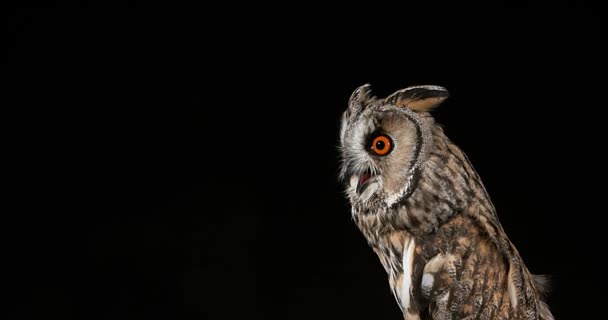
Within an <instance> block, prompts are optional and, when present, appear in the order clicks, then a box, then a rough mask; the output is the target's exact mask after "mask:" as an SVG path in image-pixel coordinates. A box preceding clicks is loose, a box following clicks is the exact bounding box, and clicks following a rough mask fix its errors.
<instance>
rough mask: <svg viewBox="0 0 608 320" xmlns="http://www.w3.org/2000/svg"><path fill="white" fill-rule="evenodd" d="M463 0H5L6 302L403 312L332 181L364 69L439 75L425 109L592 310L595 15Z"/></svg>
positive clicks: (600, 105)
mask: <svg viewBox="0 0 608 320" xmlns="http://www.w3.org/2000/svg"><path fill="white" fill-rule="evenodd" d="M245 9H246V8H245ZM455 9H463V10H464V11H465V12H469V15H467V16H462V15H457V14H454V15H452V19H451V20H448V21H446V20H445V18H444V17H443V16H436V15H434V13H432V11H428V10H430V9H428V10H427V11H420V12H419V13H418V14H414V13H416V12H415V11H413V12H411V13H408V14H403V15H402V16H401V19H402V20H394V19H396V18H399V17H390V16H388V15H387V16H386V17H387V18H386V21H383V20H382V19H378V20H379V22H378V23H376V22H375V21H373V22H372V20H371V19H368V18H366V17H367V15H369V16H376V17H378V16H377V15H376V13H375V12H366V10H367V9H365V8H361V9H359V11H358V12H357V14H355V15H353V16H348V15H347V14H346V13H344V14H343V15H341V14H337V13H336V14H335V16H337V17H342V18H344V17H345V16H346V17H347V19H345V20H346V22H345V23H342V22H340V21H337V20H336V21H332V20H333V17H334V15H333V14H330V13H324V14H320V16H322V17H320V18H319V17H317V16H312V15H307V13H304V17H303V18H294V19H295V21H291V23H290V24H289V22H290V20H292V17H291V16H290V15H285V16H284V17H283V18H282V19H277V21H276V22H275V21H274V20H273V21H271V22H268V21H266V22H268V25H264V24H263V22H265V21H264V20H265V19H264V18H262V17H257V16H255V15H253V14H251V15H249V18H248V19H245V20H241V19H240V17H235V16H233V15H232V13H233V11H231V10H226V11H225V12H223V15H221V16H220V22H213V21H211V18H214V17H216V12H215V11H213V10H203V9H198V10H196V11H194V12H192V11H189V10H183V11H181V12H177V13H175V12H165V11H159V12H154V13H150V12H147V11H144V10H141V9H132V10H131V9H130V10H127V9H124V10H114V11H109V10H101V9H98V8H81V9H80V10H73V8H66V7H58V8H52V9H49V8H47V9H41V8H39V9H32V8H28V9H24V8H22V9H11V10H8V11H5V17H4V24H3V32H4V34H5V37H4V39H5V40H3V41H4V42H5V44H7V45H6V46H5V49H4V53H3V61H2V70H1V73H2V79H3V84H2V92H3V94H2V96H3V98H2V100H3V103H2V105H3V108H2V116H1V121H2V129H3V131H4V134H3V137H4V139H3V148H2V149H3V157H2V158H3V159H4V160H8V161H7V162H6V163H5V165H4V168H5V174H4V175H3V176H4V179H3V180H4V181H5V182H6V186H7V187H6V191H5V192H4V195H5V196H6V198H7V199H8V201H7V202H5V204H8V206H7V207H6V209H3V210H2V211H3V214H2V217H3V223H2V229H3V231H2V235H3V238H4V239H3V250H2V251H3V254H2V256H3V258H2V261H3V263H2V265H3V266H4V267H8V268H7V269H5V271H4V272H3V273H4V278H5V281H3V284H2V287H3V289H4V290H5V291H6V292H7V293H8V294H9V296H10V297H9V299H8V300H7V301H6V304H7V306H8V307H7V308H3V309H4V310H5V311H8V314H9V316H8V317H6V318H5V319H33V318H43V317H44V318H57V317H58V318H61V319H177V318H184V319H201V318H202V319H242V318H255V319H257V318H260V319H330V318H333V319H399V318H400V317H401V316H400V315H399V310H398V307H397V305H396V303H395V302H394V299H393V297H392V296H391V294H390V292H389V290H388V281H387V279H386V275H385V273H384V270H383V269H382V267H381V265H380V263H379V261H378V260H377V257H376V256H375V255H374V253H373V252H372V250H371V249H370V248H369V247H368V246H367V244H366V242H365V240H364V239H363V237H362V236H361V235H360V233H359V231H358V230H357V229H356V227H355V226H354V224H353V223H352V222H351V220H350V211H349V208H348V205H347V203H346V200H345V198H344V197H343V194H342V188H341V186H339V185H338V183H337V166H338V155H337V149H336V147H337V134H338V127H339V118H340V115H341V112H342V111H343V110H344V109H345V107H346V101H347V99H348V97H349V95H350V93H351V92H352V90H354V89H355V88H356V87H357V86H359V85H362V84H364V83H371V84H372V87H373V90H374V92H375V93H376V94H377V95H379V96H385V95H388V94H390V93H392V92H393V91H395V90H398V89H400V88H403V87H406V86H410V85H416V84H437V85H443V86H445V87H447V88H448V89H449V90H450V92H451V94H452V97H451V98H450V100H448V101H447V102H446V103H445V104H444V105H442V106H441V107H440V108H439V109H437V110H436V111H435V112H434V115H435V116H436V118H437V120H438V122H440V123H442V124H443V125H444V127H445V130H446V132H447V134H448V136H450V137H451V138H452V140H454V141H455V142H456V143H457V144H458V145H459V146H460V147H461V148H462V149H463V150H464V151H465V152H466V153H467V155H468V156H469V158H470V159H471V161H472V162H473V165H474V166H475V167H476V169H477V171H478V172H479V173H480V175H481V177H482V179H483V181H484V183H485V184H486V187H487V189H488V191H489V193H490V195H491V196H492V199H493V200H494V202H495V205H496V207H497V210H498V214H499V217H500V220H501V222H502V224H503V227H504V228H505V230H506V232H507V234H508V235H509V237H510V239H511V240H512V241H513V242H514V243H515V245H516V246H517V247H518V248H519V251H520V253H521V255H522V256H523V258H524V260H525V261H526V263H527V265H528V267H529V268H530V270H531V271H532V272H533V273H542V274H548V275H551V276H552V278H553V284H554V286H553V287H554V288H553V293H552V295H551V297H550V300H549V303H550V305H551V308H552V310H553V311H554V314H555V315H556V317H557V318H558V319H577V318H581V317H582V316H581V315H587V316H590V315H593V314H596V312H597V310H598V309H600V308H601V306H600V305H598V304H599V303H600V301H602V299H604V298H606V291H605V290H604V291H602V290H600V289H601V287H602V283H603V282H604V280H603V278H604V277H605V276H603V273H604V272H605V271H604V268H603V267H602V264H600V263H599V259H600V258H601V257H602V255H603V251H602V250H599V249H596V248H601V247H602V246H601V245H602V244H603V243H605V241H604V234H603V232H602V230H603V227H602V224H603V222H602V219H603V215H604V214H605V209H602V208H605V206H602V205H600V204H601V202H602V201H603V198H602V197H603V192H601V191H602V190H601V189H602V188H603V187H602V186H603V184H604V180H603V179H602V177H601V175H603V169H604V165H605V163H604V161H603V155H601V153H603V151H604V150H603V149H604V145H605V144H604V141H603V139H602V138H601V133H600V132H602V131H603V127H602V125H601V124H602V123H603V121H602V120H601V119H602V118H603V116H601V115H600V113H601V112H603V109H604V106H605V102H604V98H603V96H604V95H605V86H603V85H602V83H603V82H604V79H605V68H604V64H603V61H602V60H603V57H605V53H604V52H602V49H601V48H600V47H601V43H602V41H603V39H605V38H604V37H603V36H604V34H602V33H601V31H600V30H601V28H600V24H601V21H600V20H599V17H600V16H599V13H598V11H596V10H593V9H592V8H586V7H584V6H578V7H575V6H572V5H559V6H558V5H553V6H552V7H541V8H536V9H537V10H536V11H533V12H532V11H530V10H529V9H530V8H523V9H518V10H507V9H506V8H486V9H488V11H485V12H484V11H481V13H475V14H474V13H471V11H470V10H471V8H455ZM477 9H479V8H476V9H475V10H477ZM481 9H482V10H483V9H484V8H481ZM548 9H551V10H548ZM297 11H299V10H296V9H294V10H288V12H289V13H290V14H294V13H295V12H297ZM311 11H313V12H314V10H311ZM318 12H325V11H323V10H320V11H318ZM385 13H387V12H385ZM396 15H397V16H399V12H397V14H396ZM225 16H226V17H227V16H230V17H231V18H232V19H231V20H222V19H223V18H224V17H225ZM251 16H254V17H253V18H252V17H251ZM412 17H418V20H416V21H412V19H411V18H412ZM319 19H321V21H322V22H323V23H324V24H323V25H321V26H320V25H319ZM391 20H392V23H391ZM330 21H331V23H330ZM387 21H388V22H387ZM237 22H243V24H242V25H239V24H237ZM258 23H259V24H258ZM300 23H301V24H300ZM286 24H289V25H288V26H287V25H286ZM330 24H332V25H333V26H335V27H336V28H334V29H330V28H328V26H329V25H330ZM315 26H316V27H319V28H318V29H314V28H313V27H315ZM231 27H234V28H236V29H231ZM374 27H378V29H379V31H378V32H375V30H376V29H374ZM235 30H236V31H235ZM282 32H285V33H282Z"/></svg>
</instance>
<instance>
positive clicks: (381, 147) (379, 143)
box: [376, 140, 384, 150]
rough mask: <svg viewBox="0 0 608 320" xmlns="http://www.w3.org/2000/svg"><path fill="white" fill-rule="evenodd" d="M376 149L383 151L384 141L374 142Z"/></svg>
mask: <svg viewBox="0 0 608 320" xmlns="http://www.w3.org/2000/svg"><path fill="white" fill-rule="evenodd" d="M376 149H378V150H384V141H382V140H380V141H376Z"/></svg>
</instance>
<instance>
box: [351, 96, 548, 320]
mask: <svg viewBox="0 0 608 320" xmlns="http://www.w3.org/2000/svg"><path fill="white" fill-rule="evenodd" d="M447 95H448V94H447V91H446V90H445V89H444V88H442V87H437V86H418V87H410V88H406V89H403V90H400V91H397V92H396V93H394V94H393V95H390V96H389V97H387V98H385V99H378V98H375V97H372V96H371V95H370V91H369V86H367V85H366V86H363V87H360V88H358V89H357V90H356V91H355V92H354V93H353V95H352V96H351V99H350V101H349V108H348V109H347V111H346V112H345V113H344V115H343V120H342V128H341V133H340V142H341V155H342V167H341V177H342V179H343V180H344V181H345V183H346V194H347V196H348V198H349V201H350V203H351V205H352V216H353V220H354V222H355V223H356V225H357V226H358V228H359V229H360V230H361V232H362V233H363V235H364V236H365V238H366V239H367V241H368V243H369V245H370V246H371V247H372V249H373V250H374V251H375V252H376V254H377V255H378V257H379V258H380V262H381V263H382V265H383V266H384V268H385V270H386V272H387V274H388V278H389V284H390V287H391V290H392V292H393V294H394V296H395V299H396V300H397V303H398V305H399V307H400V308H401V310H402V312H403V314H404V317H405V319H469V318H470V319H477V318H479V319H553V317H552V315H551V313H550V311H549V309H548V307H547V305H546V304H545V303H544V302H543V301H542V299H541V298H542V293H543V288H542V284H541V283H540V281H537V280H536V278H535V277H534V276H533V275H532V274H531V273H530V272H529V271H528V269H527V268H526V266H525V264H524V263H523V261H522V259H521V257H520V255H519V253H518V252H517V250H516V248H515V247H514V246H513V244H512V243H511V242H510V241H509V239H508V237H507V235H506V234H505V232H504V230H503V229H502V227H501V225H500V222H499V220H498V218H497V215H496V212H495V209H494V206H493V205H492V202H491V200H490V198H489V196H488V194H487V192H486V190H485V188H484V186H483V184H482V182H481V179H480V178H479V176H478V174H477V173H476V172H475V170H474V169H473V167H472V165H471V163H470V162H469V160H468V159H467V157H466V155H465V154H464V153H463V152H462V151H461V150H460V149H459V148H458V147H457V146H456V145H455V144H453V143H452V142H451V141H450V140H449V139H448V138H447V137H446V135H445V134H444V132H443V130H442V128H441V127H440V126H439V125H437V124H436V123H435V122H434V119H433V118H432V116H431V115H430V113H429V110H430V109H432V108H433V107H435V106H437V105H438V104H439V103H441V102H442V101H443V100H444V99H446V98H447Z"/></svg>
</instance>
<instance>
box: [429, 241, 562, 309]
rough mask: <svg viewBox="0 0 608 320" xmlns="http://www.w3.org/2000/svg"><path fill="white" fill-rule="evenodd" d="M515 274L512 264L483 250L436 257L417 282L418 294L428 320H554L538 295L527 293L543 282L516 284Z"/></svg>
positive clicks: (430, 261) (493, 253)
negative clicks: (517, 319)
mask: <svg viewBox="0 0 608 320" xmlns="http://www.w3.org/2000/svg"><path fill="white" fill-rule="evenodd" d="M525 272H527V271H525ZM515 273H517V269H516V268H514V267H513V265H512V263H507V262H506V260H505V259H504V258H502V257H501V255H497V254H496V252H492V251H486V250H485V249H484V247H483V246H482V247H481V249H478V248H473V249H472V250H470V251H468V252H467V254H466V255H458V254H451V253H448V254H438V255H436V256H434V257H433V258H431V259H430V260H429V261H428V263H427V264H426V265H425V266H424V269H423V273H422V279H421V280H420V294H421V296H422V298H423V300H424V301H427V302H428V307H427V310H425V312H426V313H427V314H428V315H429V316H430V318H431V319H454V318H456V319H473V318H478V317H482V318H484V317H487V318H489V319H495V318H500V317H504V318H505V319H506V318H509V316H512V315H513V314H517V315H518V316H519V317H520V318H522V319H528V318H531V319H537V318H540V319H544V320H553V316H552V315H551V313H550V311H549V309H548V307H547V305H546V304H545V303H544V302H543V301H542V300H540V299H539V297H538V294H535V293H533V292H526V291H530V290H532V291H536V290H537V289H536V288H538V289H540V288H539V287H540V286H541V285H542V284H541V281H539V280H542V278H538V279H534V284H527V283H522V282H518V281H519V280H520V279H521V278H520V277H518V276H515V275H514V274H515ZM526 275H529V276H530V277H532V275H530V274H529V273H527V274H526ZM521 280H523V279H521ZM514 283H515V285H514ZM537 293H540V290H539V291H537ZM526 296H531V299H530V300H528V299H526Z"/></svg>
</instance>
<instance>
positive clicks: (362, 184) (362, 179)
mask: <svg viewBox="0 0 608 320" xmlns="http://www.w3.org/2000/svg"><path fill="white" fill-rule="evenodd" d="M373 178H374V176H373V175H372V173H371V171H367V172H365V173H363V174H361V175H360V176H359V181H358V182H357V194H359V195H361V193H362V192H363V191H365V188H367V187H368V186H369V185H370V182H371V180H373Z"/></svg>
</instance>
